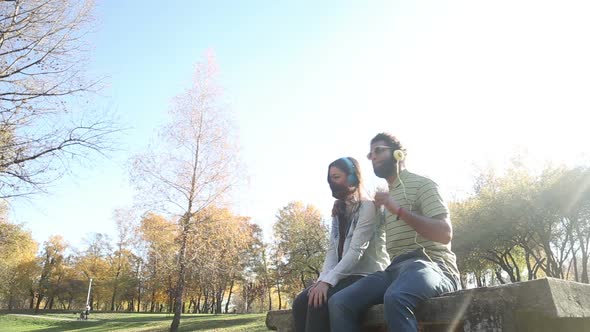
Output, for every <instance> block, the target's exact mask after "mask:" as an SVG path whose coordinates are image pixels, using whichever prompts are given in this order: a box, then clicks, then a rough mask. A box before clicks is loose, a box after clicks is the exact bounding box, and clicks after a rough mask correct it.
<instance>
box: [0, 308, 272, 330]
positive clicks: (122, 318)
mask: <svg viewBox="0 0 590 332" xmlns="http://www.w3.org/2000/svg"><path fill="white" fill-rule="evenodd" d="M265 316H266V314H244V315H202V314H186V315H182V318H181V320H180V331H184V332H186V331H220V332H237V331H247V332H262V331H267V329H266V327H265V325H264V318H265ZM171 322H172V314H152V313H97V312H92V313H91V314H90V316H89V319H88V320H87V321H78V320H76V315H74V314H73V313H47V314H43V313H40V314H38V315H34V316H33V315H31V313H30V312H10V313H9V312H2V313H0V330H1V331H2V332H4V331H15V332H16V331H19V332H20V331H22V332H24V331H41V332H61V331H85V332H102V331H134V332H139V331H141V332H164V331H168V329H169V327H170V323H171Z"/></svg>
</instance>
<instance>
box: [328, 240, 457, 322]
mask: <svg viewBox="0 0 590 332" xmlns="http://www.w3.org/2000/svg"><path fill="white" fill-rule="evenodd" d="M457 288H458V282H457V280H456V278H455V277H453V275H452V274H450V273H449V272H447V270H446V268H444V266H440V265H439V264H437V263H433V262H431V261H430V260H429V259H428V258H426V257H425V256H424V255H423V254H422V252H420V251H416V252H412V253H408V254H404V255H401V256H398V257H396V258H395V259H394V260H393V261H392V262H391V264H390V265H389V266H388V267H387V269H385V271H379V272H375V273H373V274H370V275H368V276H366V277H364V278H362V279H361V280H359V281H357V282H356V283H354V284H352V285H351V286H349V287H347V288H345V289H343V290H341V291H340V292H338V293H336V294H334V295H333V296H332V297H331V298H330V300H329V302H328V306H329V311H330V326H331V330H332V331H337V332H346V331H360V330H361V321H360V319H361V318H362V317H363V315H364V313H365V312H366V311H367V309H368V308H369V307H371V306H372V305H375V304H381V303H383V305H384V306H383V307H384V309H383V310H384V316H385V321H386V323H387V328H388V331H390V332H392V331H412V332H415V331H418V322H417V321H416V316H415V315H414V312H415V309H416V307H417V306H418V305H419V304H420V303H421V302H422V301H424V300H426V299H429V298H431V297H434V296H437V295H440V294H442V293H447V292H452V291H455V290H457Z"/></svg>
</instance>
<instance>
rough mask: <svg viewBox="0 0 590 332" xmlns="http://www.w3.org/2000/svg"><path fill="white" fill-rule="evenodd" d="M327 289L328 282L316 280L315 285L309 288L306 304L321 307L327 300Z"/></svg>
mask: <svg viewBox="0 0 590 332" xmlns="http://www.w3.org/2000/svg"><path fill="white" fill-rule="evenodd" d="M328 289H330V284H328V283H327V282H323V281H318V282H316V283H315V285H314V286H313V287H311V288H310V289H309V293H308V301H307V305H309V306H313V307H315V308H319V307H321V306H322V305H323V304H324V303H326V302H327V301H328Z"/></svg>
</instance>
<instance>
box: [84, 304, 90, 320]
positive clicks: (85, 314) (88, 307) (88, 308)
mask: <svg viewBox="0 0 590 332" xmlns="http://www.w3.org/2000/svg"><path fill="white" fill-rule="evenodd" d="M89 314H90V305H89V304H87V305H86V310H85V311H84V316H85V317H84V319H86V320H88V315H89Z"/></svg>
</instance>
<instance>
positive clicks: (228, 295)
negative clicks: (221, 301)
mask: <svg viewBox="0 0 590 332" xmlns="http://www.w3.org/2000/svg"><path fill="white" fill-rule="evenodd" d="M233 288H234V278H232V279H231V284H230V285H229V293H228V294H227V302H225V313H226V314H227V312H228V310H229V301H230V300H231V294H232V290H233Z"/></svg>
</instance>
